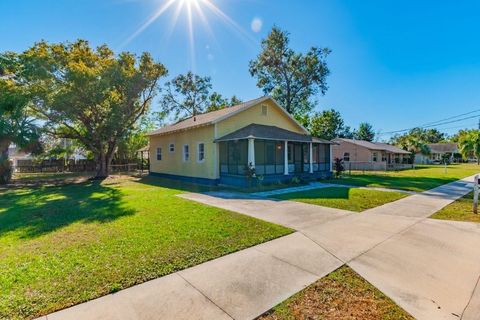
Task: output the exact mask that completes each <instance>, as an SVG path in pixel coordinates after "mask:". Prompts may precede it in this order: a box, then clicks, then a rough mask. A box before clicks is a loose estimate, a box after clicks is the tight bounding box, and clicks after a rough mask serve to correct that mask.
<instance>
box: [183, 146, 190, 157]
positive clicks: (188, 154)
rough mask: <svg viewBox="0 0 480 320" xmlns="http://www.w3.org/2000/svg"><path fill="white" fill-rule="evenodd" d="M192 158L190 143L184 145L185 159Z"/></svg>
mask: <svg viewBox="0 0 480 320" xmlns="http://www.w3.org/2000/svg"><path fill="white" fill-rule="evenodd" d="M188 159H190V152H189V150H188V144H185V145H184V146H183V161H188Z"/></svg>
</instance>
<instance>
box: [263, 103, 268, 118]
mask: <svg viewBox="0 0 480 320" xmlns="http://www.w3.org/2000/svg"><path fill="white" fill-rule="evenodd" d="M267 111H268V107H267V106H266V105H264V104H262V116H266V115H267Z"/></svg>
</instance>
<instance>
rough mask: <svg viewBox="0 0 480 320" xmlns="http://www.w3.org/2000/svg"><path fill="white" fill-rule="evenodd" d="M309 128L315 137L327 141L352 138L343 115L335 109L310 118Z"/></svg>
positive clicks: (318, 113)
mask: <svg viewBox="0 0 480 320" xmlns="http://www.w3.org/2000/svg"><path fill="white" fill-rule="evenodd" d="M308 128H309V129H310V132H311V134H312V135H313V136H315V137H319V138H323V139H327V140H332V139H334V138H339V137H340V138H352V133H351V132H350V127H348V126H345V123H344V121H343V118H342V115H341V114H340V112H338V111H336V110H334V109H329V110H324V111H322V112H317V113H315V114H314V115H313V116H311V117H309V121H308Z"/></svg>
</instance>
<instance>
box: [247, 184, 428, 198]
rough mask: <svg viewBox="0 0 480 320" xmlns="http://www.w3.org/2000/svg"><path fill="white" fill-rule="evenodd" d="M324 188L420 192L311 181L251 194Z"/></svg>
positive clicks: (276, 193)
mask: <svg viewBox="0 0 480 320" xmlns="http://www.w3.org/2000/svg"><path fill="white" fill-rule="evenodd" d="M322 188H357V189H366V190H377V191H385V192H400V193H406V194H418V193H419V192H415V191H408V190H401V189H389V188H379V187H360V186H352V185H347V184H336V183H324V182H310V183H309V184H306V185H303V186H297V187H289V188H283V189H275V190H269V191H259V192H252V193H250V195H251V196H255V197H265V198H268V197H272V196H276V195H280V194H286V193H292V192H302V191H309V190H314V189H322Z"/></svg>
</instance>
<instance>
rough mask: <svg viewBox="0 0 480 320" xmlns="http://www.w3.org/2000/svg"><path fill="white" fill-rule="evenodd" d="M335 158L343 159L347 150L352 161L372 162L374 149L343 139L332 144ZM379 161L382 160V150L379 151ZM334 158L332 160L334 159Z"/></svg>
mask: <svg viewBox="0 0 480 320" xmlns="http://www.w3.org/2000/svg"><path fill="white" fill-rule="evenodd" d="M332 152H333V159H335V158H339V159H343V155H344V154H345V152H348V153H350V162H370V161H372V151H371V150H370V149H367V148H365V147H362V146H359V145H356V144H353V143H350V142H347V141H341V142H339V144H334V145H333V146H332ZM378 157H379V161H380V160H382V152H381V151H378ZM333 159H332V160H333Z"/></svg>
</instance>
